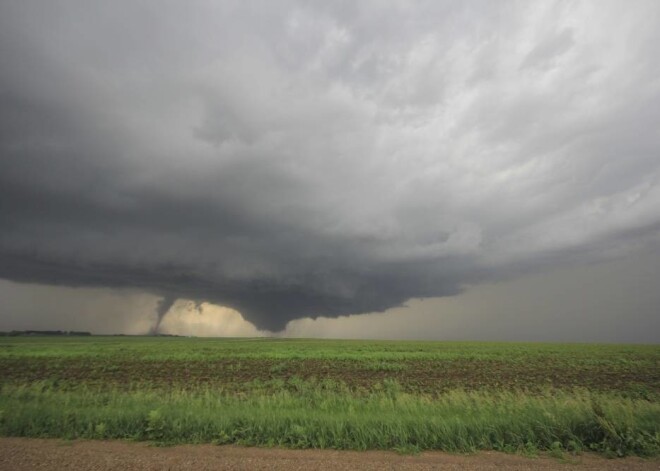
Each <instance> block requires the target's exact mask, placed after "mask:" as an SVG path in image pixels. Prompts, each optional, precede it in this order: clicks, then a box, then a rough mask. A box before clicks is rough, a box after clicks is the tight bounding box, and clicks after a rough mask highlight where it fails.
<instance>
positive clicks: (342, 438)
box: [0, 337, 660, 456]
mask: <svg viewBox="0 0 660 471" xmlns="http://www.w3.org/2000/svg"><path fill="white" fill-rule="evenodd" d="M659 364H660V348H658V347H656V346H620V345H619V346H615V345H556V344H499V343H498V344H492V343H443V342H358V341H309V340H273V339H264V340H224V339H223V340H220V339H214V340H209V339H184V338H181V339H179V338H174V339H172V338H114V337H101V338H99V337H92V338H85V339H68V338H66V339H60V338H56V339H52V338H9V339H0V368H1V369H0V371H2V374H0V435H5V436H29V437H59V438H66V439H75V438H106V439H107V438H121V439H133V440H151V441H154V442H157V443H165V444H173V443H238V444H244V445H259V446H285V447H293V448H309V447H313V448H336V449H355V450H365V449H392V450H398V451H402V452H416V451H421V450H430V449H435V450H445V451H452V452H470V451H475V450H484V449H488V450H502V451H509V452H521V453H526V454H534V453H536V452H537V451H539V450H543V451H548V452H549V453H551V454H553V455H557V456H561V455H562V454H563V453H566V452H579V451H582V450H593V451H598V452H601V453H603V454H606V455H608V456H625V455H629V454H634V455H640V456H658V454H659V452H660V402H659V401H658V393H659V391H660V386H659V384H660V379H659V378H658V376H659V375H660V373H659V371H660V369H659V368H658V366H659ZM555 376H556V378H555Z"/></svg>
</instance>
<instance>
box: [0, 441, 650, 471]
mask: <svg viewBox="0 0 660 471" xmlns="http://www.w3.org/2000/svg"><path fill="white" fill-rule="evenodd" d="M54 469H56V470H80V471H83V470H95V471H101V470H117V469H121V470H126V471H133V470H135V471H138V470H139V471H143V470H154V471H155V470H159V471H160V470H186V469H190V470H195V471H205V470H250V471H253V470H266V469H267V470H304V471H307V470H328V471H330V470H332V471H336V470H351V469H355V470H379V471H380V470H427V469H446V470H450V469H455V470H490V469H512V470H537V469H541V470H550V469H571V470H583V469H593V470H613V469H627V470H647V469H653V470H660V460H657V459H656V460H642V459H640V458H626V459H616V460H608V459H605V458H601V457H598V456H593V455H581V456H579V457H576V458H571V459H570V460H568V461H560V460H557V459H554V458H549V457H544V458H525V457H522V456H515V455H506V454H503V453H495V452H483V453H479V454H476V455H470V456H463V455H451V454H447V453H439V452H429V453H422V454H420V455H417V456H403V455H398V454H396V453H392V452H382V451H368V452H353V451H334V450H283V449H267V448H244V447H236V446H213V445H185V446H175V447H164V448H161V447H155V446H150V445H149V444H146V443H130V442H121V441H74V442H66V441H62V440H44V439H28V438H0V470H2V471H5V470H6V471H9V470H12V471H22V470H54Z"/></svg>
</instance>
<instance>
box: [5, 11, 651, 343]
mask: <svg viewBox="0 0 660 471" xmlns="http://www.w3.org/2000/svg"><path fill="white" fill-rule="evenodd" d="M659 18H660V5H658V3H657V2H654V1H641V0H640V1H635V2H632V3H629V4H626V5H622V4H621V3H620V2H580V3H569V4H566V3H564V2H558V3H552V2H545V3H543V4H525V3H519V2H497V3H495V2H477V1H475V2H400V3H397V2H392V3H388V4H383V3H382V2H373V3H371V2H359V3H355V2H332V3H330V4H328V2H294V1H291V2H281V3H280V2H278V3H277V4H274V3H271V2H263V3H262V4H256V3H249V4H246V3H245V2H203V1H192V2H186V3H185V4H182V3H181V2H168V1H161V2H138V3H135V2H122V1H117V2H98V3H97V2H88V1H62V2H46V1H44V2H39V1H26V2H5V3H3V4H2V5H0V45H1V49H0V51H1V52H0V54H1V55H2V59H3V67H2V68H1V69H0V227H1V228H2V229H1V230H0V277H4V278H7V279H10V280H14V281H26V282H38V283H47V284H61V285H66V286H108V287H131V288H140V289H144V290H147V291H149V292H152V293H154V294H157V295H161V296H163V297H165V298H166V299H167V300H170V299H171V300H174V299H176V298H186V299H194V300H197V301H199V302H202V301H209V302H213V303H216V304H220V305H224V306H228V307H231V308H233V309H236V310H238V311H239V312H240V313H241V314H242V315H243V316H244V317H245V318H246V319H247V320H248V321H250V322H253V323H254V324H255V325H256V326H257V327H258V328H266V329H270V330H279V329H282V328H283V327H284V326H285V325H286V323H287V321H289V320H292V319H296V318H299V317H303V316H319V315H323V316H329V317H333V316H338V315H343V314H352V313H360V312H373V311H380V310H384V309H387V308H389V307H392V306H396V305H399V304H401V303H403V302H405V301H406V300H408V299H410V298H417V297H430V296H445V295H452V294H455V293H458V292H459V291H460V290H461V289H462V287H463V286H465V285H466V284H470V283H476V282H481V281H493V280H499V279H503V278H507V277H510V276H512V275H515V274H518V273H521V272H525V271H528V270H532V271H537V270H541V269H543V268H545V267H547V266H548V265H556V264H561V263H563V262H564V261H565V260H576V259H578V260H584V261H591V260H595V259H601V258H604V257H609V256H611V255H612V254H617V253H619V252H620V251H622V250H627V249H629V248H631V247H636V246H640V245H644V244H645V243H646V242H648V241H649V240H652V239H653V240H655V239H657V238H658V234H659V230H660V209H659V208H660V186H659V185H658V183H659V178H660V155H659V153H660V133H658V132H657V124H658V123H660V79H659V77H660V60H658V59H657V52H656V51H655V47H656V45H657V44H659V43H660V20H659Z"/></svg>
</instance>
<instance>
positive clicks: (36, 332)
mask: <svg viewBox="0 0 660 471" xmlns="http://www.w3.org/2000/svg"><path fill="white" fill-rule="evenodd" d="M27 335H59V336H87V335H92V333H91V332H82V331H77V330H12V331H11V332H0V336H5V337H21V336H27Z"/></svg>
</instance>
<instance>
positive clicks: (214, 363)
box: [0, 358, 660, 394]
mask: <svg viewBox="0 0 660 471" xmlns="http://www.w3.org/2000/svg"><path fill="white" fill-rule="evenodd" d="M394 363H395V364H397V365H399V369H398V370H393V371H392V370H389V371H388V370H387V369H385V368H384V369H383V370H379V369H378V368H377V367H376V368H374V367H373V366H371V367H369V364H368V363H367V364H364V363H361V362H357V361H351V360H332V361H329V360H299V359H295V360H282V361H277V360H272V359H226V360H211V361H175V360H169V361H144V360H127V359H113V360H112V361H111V362H108V361H107V360H103V359H78V358H73V359H59V360H54V359H52V358H30V359H24V358H4V359H0V370H1V371H3V379H4V381H8V382H11V381H15V382H32V381H39V380H53V381H61V382H64V383H73V384H79V383H85V384H87V385H102V386H108V385H114V386H116V387H128V386H130V385H134V384H135V382H136V378H139V379H140V382H142V383H146V384H147V385H151V386H153V387H169V386H178V387H188V388H195V387H198V386H199V385H209V386H211V385H213V386H222V387H223V388H225V389H228V390H241V389H243V388H247V389H252V388H253V385H251V384H250V383H249V382H250V381H252V380H261V381H266V382H267V381H269V380H272V379H276V378H279V379H283V380H288V379H290V378H292V377H294V376H297V377H300V378H303V379H309V378H311V377H314V378H316V379H319V380H322V379H332V380H335V381H341V382H344V383H346V384H347V385H348V386H349V387H352V388H364V389H371V388H372V387H373V386H374V385H375V384H378V383H381V382H382V381H383V380H385V379H395V380H396V381H398V382H399V384H401V385H402V387H403V389H404V390H407V391H409V392H422V393H427V394H437V393H442V392H443V391H446V390H449V389H454V388H461V389H467V390H473V389H481V388H490V389H497V390H502V389H519V388H525V389H527V390H531V391H534V390H540V391H542V390H544V389H545V388H548V387H551V388H569V389H570V388H575V387H583V388H588V389H590V390H593V391H599V390H603V391H628V390H630V389H631V387H633V386H634V385H641V386H643V387H644V388H645V389H647V390H648V391H650V392H660V370H658V368H657V367H656V366H655V365H645V366H637V367H636V368H635V369H632V370H630V371H626V370H621V369H620V370H612V369H611V368H610V367H607V366H603V365H592V366H589V367H586V366H581V367H575V366H573V367H567V366H566V365H561V364H552V363H549V362H530V363H508V362H502V361H490V360H449V361H433V360H405V361H400V362H394Z"/></svg>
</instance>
